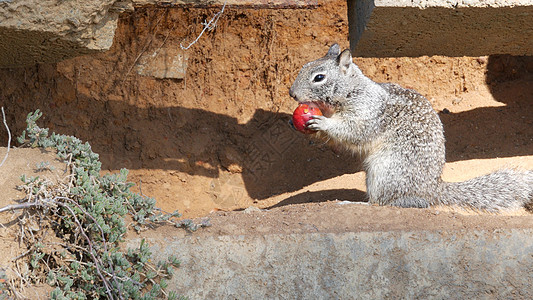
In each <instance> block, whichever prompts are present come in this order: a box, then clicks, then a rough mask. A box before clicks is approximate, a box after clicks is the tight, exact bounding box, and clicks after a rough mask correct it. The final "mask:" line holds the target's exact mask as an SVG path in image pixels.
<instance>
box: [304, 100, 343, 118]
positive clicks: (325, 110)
mask: <svg viewBox="0 0 533 300" xmlns="http://www.w3.org/2000/svg"><path fill="white" fill-rule="evenodd" d="M310 102H313V103H314V104H316V105H317V106H318V108H320V111H321V112H322V114H323V115H324V116H325V117H328V118H329V117H331V116H332V115H333V114H334V113H335V111H336V110H337V108H336V107H335V106H334V105H332V104H330V103H326V102H324V101H310Z"/></svg>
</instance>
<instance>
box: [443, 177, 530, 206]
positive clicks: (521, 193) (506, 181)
mask: <svg viewBox="0 0 533 300" xmlns="http://www.w3.org/2000/svg"><path fill="white" fill-rule="evenodd" d="M440 188H441V191H440V199H439V200H440V201H439V202H440V203H441V204H445V205H459V206H463V207H470V208H474V209H480V210H485V211H489V212H498V211H502V210H508V209H516V208H519V207H523V206H526V205H528V204H530V203H531V202H533V171H519V170H514V169H503V170H499V171H497V172H494V173H491V174H487V175H483V176H480V177H476V178H473V179H470V180H467V181H463V182H442V184H441V186H440Z"/></svg>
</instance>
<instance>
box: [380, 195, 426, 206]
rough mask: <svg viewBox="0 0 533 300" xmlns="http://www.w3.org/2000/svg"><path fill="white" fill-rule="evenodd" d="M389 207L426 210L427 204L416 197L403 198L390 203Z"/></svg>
mask: <svg viewBox="0 0 533 300" xmlns="http://www.w3.org/2000/svg"><path fill="white" fill-rule="evenodd" d="M390 205H391V206H398V207H404V208H409V207H410V208H428V207H429V202H428V201H427V200H426V199H423V198H418V197H403V198H399V199H396V200H394V201H392V202H391V203H390Z"/></svg>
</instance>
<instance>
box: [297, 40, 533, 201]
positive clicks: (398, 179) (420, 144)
mask: <svg viewBox="0 0 533 300" xmlns="http://www.w3.org/2000/svg"><path fill="white" fill-rule="evenodd" d="M289 94H290V95H291V97H293V98H294V99H295V100H296V101H298V102H317V103H319V104H321V105H323V106H324V105H325V106H326V107H330V108H332V111H333V113H332V114H331V115H329V116H328V115H327V114H326V116H315V117H314V118H313V119H312V120H310V121H309V122H308V123H307V127H308V128H310V129H314V130H317V131H319V134H321V135H324V136H326V138H328V139H330V140H331V141H333V142H335V143H337V144H339V145H341V146H344V147H345V148H347V149H349V150H350V151H352V152H354V153H358V154H360V155H361V157H362V159H363V161H364V169H365V171H366V185H367V194H368V198H369V202H370V203H377V204H380V205H394V206H401V207H428V206H430V205H435V204H446V205H460V206H466V207H470V208H475V209H482V210H487V211H499V210H503V209H512V208H517V207H520V206H524V205H525V204H527V203H529V202H531V201H533V171H519V170H514V169H505V170H500V171H498V172H495V173H492V174H488V175H484V176H480V177H477V178H474V179H471V180H468V181H465V182H459V183H449V182H444V181H442V179H441V174H442V168H443V166H444V162H445V148H444V132H443V127H442V123H441V121H440V119H439V117H438V115H437V113H436V112H435V110H433V108H432V107H431V104H430V103H429V101H428V100H427V99H426V98H425V97H424V96H422V95H420V94H419V93H417V92H416V91H414V90H410V89H405V88H402V87H400V86H398V85H396V84H391V83H376V82H374V81H372V80H371V79H369V78H368V77H366V76H365V75H363V73H362V72H361V70H360V69H359V68H358V67H357V66H356V65H355V64H354V63H353V62H352V56H351V54H350V52H349V50H345V51H343V52H342V53H340V48H339V46H338V45H337V44H335V45H333V46H331V48H330V49H329V51H328V53H327V54H326V56H324V57H322V58H320V59H318V60H315V61H312V62H309V63H307V64H306V65H304V66H303V68H302V70H301V71H300V73H299V74H298V77H297V78H296V80H295V81H294V83H293V85H292V87H291V88H290V91H289Z"/></svg>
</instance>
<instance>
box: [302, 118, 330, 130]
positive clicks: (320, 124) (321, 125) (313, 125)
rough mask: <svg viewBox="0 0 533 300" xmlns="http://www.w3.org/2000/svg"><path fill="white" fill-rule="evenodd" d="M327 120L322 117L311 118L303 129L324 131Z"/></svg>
mask: <svg viewBox="0 0 533 300" xmlns="http://www.w3.org/2000/svg"><path fill="white" fill-rule="evenodd" d="M326 122H327V118H326V117H324V116H311V120H309V121H307V122H306V123H305V127H306V128H307V129H311V130H316V131H318V130H325V129H326V126H325V125H326Z"/></svg>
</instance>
